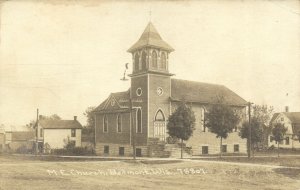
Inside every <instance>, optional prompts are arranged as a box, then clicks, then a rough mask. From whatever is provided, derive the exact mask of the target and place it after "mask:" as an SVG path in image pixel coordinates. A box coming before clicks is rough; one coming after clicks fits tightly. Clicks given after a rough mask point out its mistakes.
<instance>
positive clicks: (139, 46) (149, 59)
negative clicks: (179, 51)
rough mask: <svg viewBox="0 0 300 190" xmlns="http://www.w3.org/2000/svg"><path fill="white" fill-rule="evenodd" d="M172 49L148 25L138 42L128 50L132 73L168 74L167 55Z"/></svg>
mask: <svg viewBox="0 0 300 190" xmlns="http://www.w3.org/2000/svg"><path fill="white" fill-rule="evenodd" d="M172 51H174V49H173V48H172V47H171V46H170V45H169V44H168V43H167V42H165V41H164V40H163V39H162V38H161V36H160V35H159V33H158V32H157V30H156V29H155V27H154V26H153V24H152V23H151V22H149V23H148V25H147V27H146V28H145V30H144V32H143V34H142V35H141V37H140V38H139V40H138V41H137V42H136V43H135V44H134V45H133V46H131V47H130V48H129V49H128V52H130V53H132V59H133V61H132V62H133V73H132V74H138V73H145V72H149V71H154V72H160V73H168V64H169V62H168V58H169V53H170V52H172Z"/></svg>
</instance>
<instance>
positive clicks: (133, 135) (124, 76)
mask: <svg viewBox="0 0 300 190" xmlns="http://www.w3.org/2000/svg"><path fill="white" fill-rule="evenodd" d="M127 69H128V63H126V64H125V71H124V75H123V78H121V80H122V81H127V80H128V79H126V71H127ZM128 98H129V115H130V122H129V123H130V126H129V127H130V132H131V139H130V140H131V144H132V149H133V150H132V153H133V159H134V160H135V159H136V154H135V151H136V150H135V131H134V128H133V116H132V98H131V88H130V90H129V94H128Z"/></svg>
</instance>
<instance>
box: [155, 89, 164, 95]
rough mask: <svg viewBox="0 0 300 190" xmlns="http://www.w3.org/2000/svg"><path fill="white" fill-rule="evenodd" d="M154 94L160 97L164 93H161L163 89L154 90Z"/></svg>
mask: <svg viewBox="0 0 300 190" xmlns="http://www.w3.org/2000/svg"><path fill="white" fill-rule="evenodd" d="M156 92H157V95H159V96H161V95H162V94H163V92H164V91H163V89H162V88H161V87H158V88H157V90H156Z"/></svg>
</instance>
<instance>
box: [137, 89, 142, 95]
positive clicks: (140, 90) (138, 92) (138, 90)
mask: <svg viewBox="0 0 300 190" xmlns="http://www.w3.org/2000/svg"><path fill="white" fill-rule="evenodd" d="M142 93H143V91H142V89H141V88H138V89H136V95H138V96H141V95H142Z"/></svg>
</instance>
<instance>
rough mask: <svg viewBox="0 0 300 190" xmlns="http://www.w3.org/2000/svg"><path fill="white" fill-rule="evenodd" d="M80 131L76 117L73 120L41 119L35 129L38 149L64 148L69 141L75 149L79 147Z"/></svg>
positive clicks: (80, 126) (80, 127)
mask: <svg viewBox="0 0 300 190" xmlns="http://www.w3.org/2000/svg"><path fill="white" fill-rule="evenodd" d="M81 130H82V125H81V124H80V123H79V122H78V120H77V116H74V119H73V120H53V119H41V120H39V122H38V128H37V135H38V143H39V147H42V149H55V148H64V146H65V145H66V144H67V143H68V142H69V141H70V142H72V143H74V145H75V146H77V147H78V146H81Z"/></svg>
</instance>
